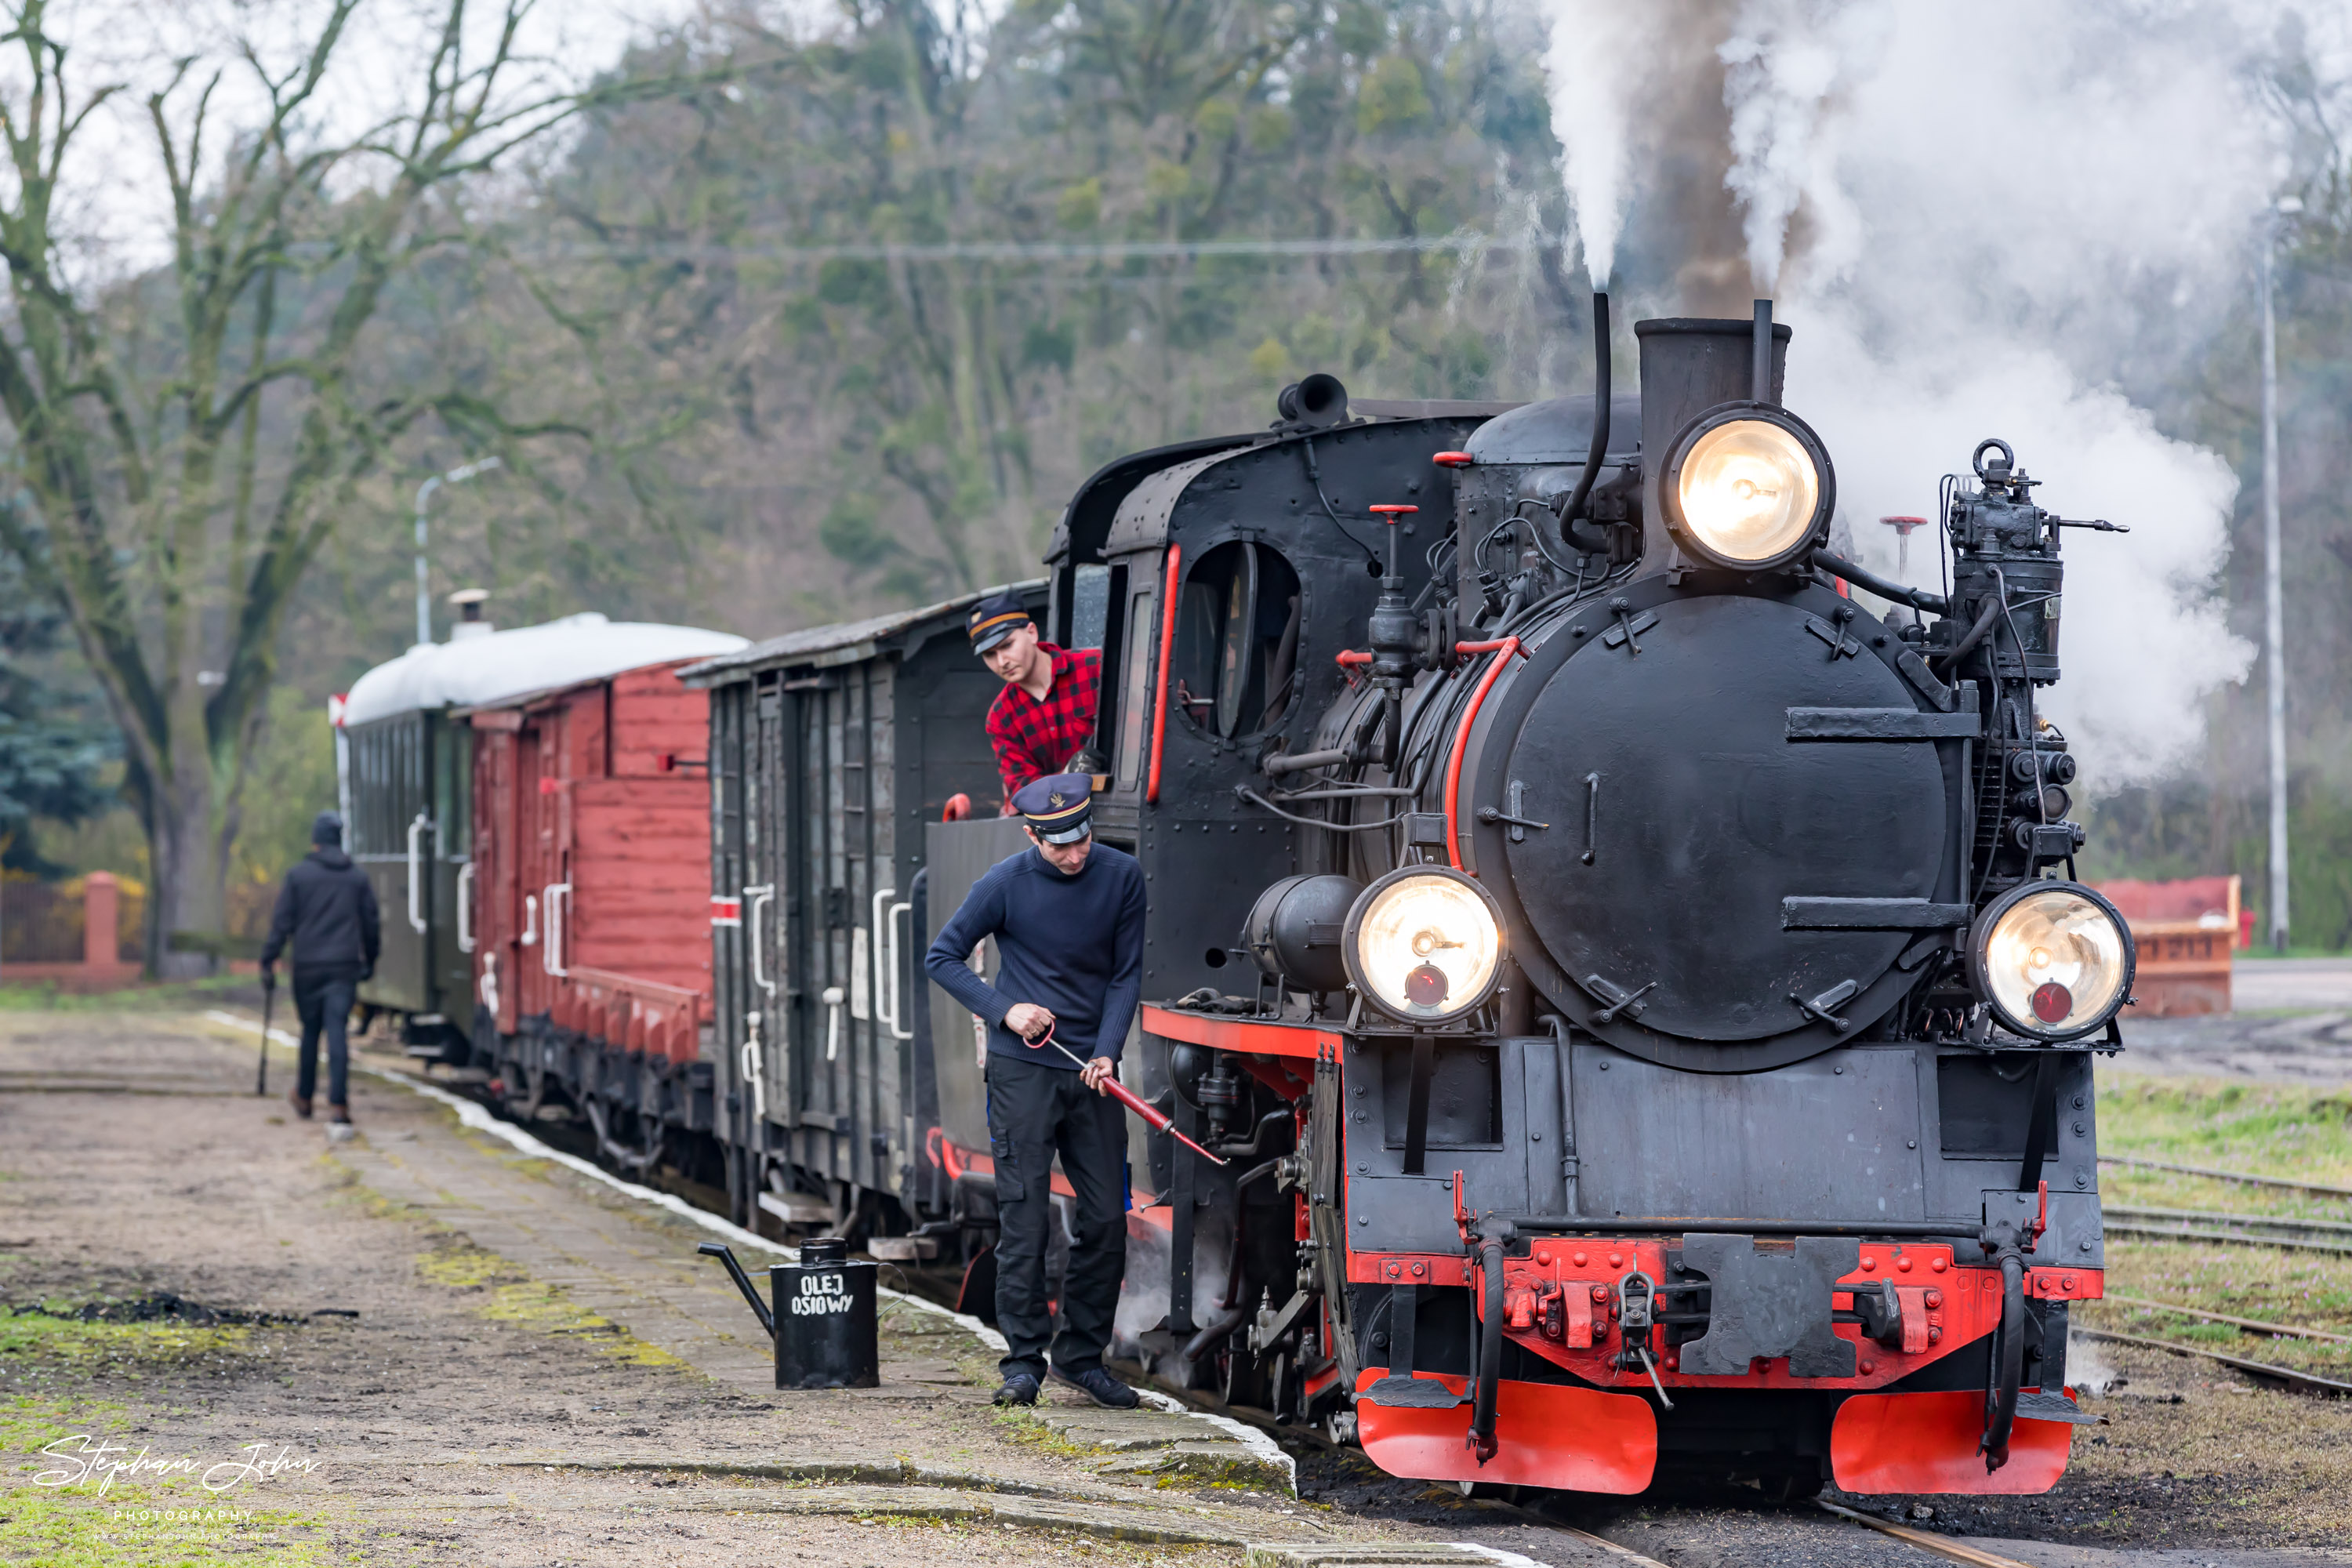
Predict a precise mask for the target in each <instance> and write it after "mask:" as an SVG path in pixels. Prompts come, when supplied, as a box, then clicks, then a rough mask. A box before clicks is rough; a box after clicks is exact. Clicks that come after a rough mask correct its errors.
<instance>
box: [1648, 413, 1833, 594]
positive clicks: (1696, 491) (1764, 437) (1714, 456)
mask: <svg viewBox="0 0 2352 1568" xmlns="http://www.w3.org/2000/svg"><path fill="white" fill-rule="evenodd" d="M1667 451H1668V457H1667V460H1666V468H1665V474H1664V500H1665V511H1666V523H1667V527H1668V529H1669V531H1671V532H1672V533H1673V534H1674V536H1675V542H1676V543H1678V544H1680V545H1681V546H1682V547H1683V548H1684V549H1685V551H1687V552H1690V553H1691V554H1693V555H1695V556H1696V557H1698V558H1699V559H1700V560H1701V561H1703V562H1706V563H1707V564H1709V565H1713V566H1730V567H1737V568H1739V569H1742V570H1748V571H1753V570H1757V569H1759V568H1763V567H1769V566H1778V565H1780V563H1783V562H1786V561H1789V560H1791V559H1793V558H1794V557H1796V556H1797V555H1799V554H1801V552H1804V551H1805V550H1806V549H1808V548H1809V547H1810V546H1811V544H1812V543H1813V542H1814V541H1815V536H1816V534H1817V533H1818V532H1819V531H1820V527H1821V524H1822V520H1823V519H1825V518H1827V517H1828V516H1829V514H1830V512H1831V511H1832V509H1833V508H1834V507H1835V506H1836V503H1837V479H1836V476H1835V475H1834V474H1833V473H1832V471H1831V468H1830V460H1829V454H1828V452H1827V451H1825V450H1824V449H1823V448H1822V443H1821V440H1820V438H1819V437H1816V436H1815V435H1814V434H1813V433H1812V431H1811V429H1809V428H1807V427H1806V426H1805V424H1804V422H1803V421H1801V420H1799V419H1796V418H1794V417H1792V416H1790V415H1788V414H1785V413H1783V412H1782V411H1780V409H1778V408H1770V407H1766V406H1763V405H1758V404H1751V403H1739V404H1729V405H1725V406H1723V407H1719V408H1714V409H1710V410H1708V411H1707V412H1706V413H1705V414H1702V415H1700V416H1698V417H1697V418H1696V419H1695V420H1693V421H1691V423H1690V424H1689V425H1688V426H1686V427H1685V429H1684V431H1683V433H1682V434H1681V435H1680V436H1678V437H1675V442H1674V445H1673V446H1671V447H1668V448H1667Z"/></svg>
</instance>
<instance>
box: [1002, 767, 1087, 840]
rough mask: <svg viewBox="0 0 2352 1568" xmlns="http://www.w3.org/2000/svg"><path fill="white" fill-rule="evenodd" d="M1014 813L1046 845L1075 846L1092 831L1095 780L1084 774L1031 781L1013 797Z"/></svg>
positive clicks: (1054, 775)
mask: <svg viewBox="0 0 2352 1568" xmlns="http://www.w3.org/2000/svg"><path fill="white" fill-rule="evenodd" d="M1013 810H1015V811H1017V812H1019V813H1020V814H1021V816H1022V817H1023V819H1024V820H1025V821H1026V822H1027V823H1028V824H1029V826H1030V827H1031V828H1033V829H1034V830H1035V832H1036V835H1037V837H1040V838H1042V839H1044V840H1045V842H1046V843H1048V844H1076V842H1077V841H1078V840H1079V839H1081V838H1084V837H1086V836H1087V834H1089V833H1092V832H1093V831H1094V825H1093V817H1094V780H1092V779H1091V778H1088V777H1087V775H1086V774H1084V773H1047V774H1046V775H1045V777H1044V778H1040V779H1031V780H1030V781H1029V782H1028V783H1027V784H1023V785H1022V786H1021V788H1020V789H1019V791H1018V792H1016V793H1015V794H1014V795H1013Z"/></svg>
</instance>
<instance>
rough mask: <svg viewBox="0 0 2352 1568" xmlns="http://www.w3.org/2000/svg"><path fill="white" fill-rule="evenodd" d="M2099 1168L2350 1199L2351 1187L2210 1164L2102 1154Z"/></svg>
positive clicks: (2132, 1155)
mask: <svg viewBox="0 0 2352 1568" xmlns="http://www.w3.org/2000/svg"><path fill="white" fill-rule="evenodd" d="M2099 1163H2100V1164H2102V1165H2125V1166H2129V1167H2132V1168H2134V1169H2137V1170H2143V1171H2169V1172H2171V1173H2174V1174H2175V1175H2181V1176H2206V1177H2210V1179H2212V1180H2214V1181H2217V1182H2242V1183H2244V1184H2246V1185H2248V1186H2255V1187H2284V1188H2286V1189H2287V1190H2288V1191H2290V1192H2297V1193H2314V1194H2318V1195H2319V1196H2321V1197H2326V1198H2352V1187H2331V1186H2326V1185H2323V1184H2319V1183H2316V1182H2294V1181H2289V1180H2287V1179H2286V1178H2284V1177H2283V1176H2258V1175H2255V1174H2254V1173H2252V1172H2251V1171H2219V1170H2215V1169H2214V1168H2213V1167H2212V1166H2210V1165H2177V1164H2174V1163H2172V1162H2171V1161H2169V1160H2147V1159H2142V1158H2141V1157H2140V1156H2138V1155H2137V1154H2102V1155H2100V1156H2099Z"/></svg>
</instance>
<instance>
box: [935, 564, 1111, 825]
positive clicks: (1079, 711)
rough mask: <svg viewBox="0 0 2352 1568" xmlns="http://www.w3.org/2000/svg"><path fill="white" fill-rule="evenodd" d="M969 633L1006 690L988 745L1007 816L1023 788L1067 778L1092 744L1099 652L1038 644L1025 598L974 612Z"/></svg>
mask: <svg viewBox="0 0 2352 1568" xmlns="http://www.w3.org/2000/svg"><path fill="white" fill-rule="evenodd" d="M964 629H965V630H966V631H967V632H968V633H970V635H971V651H972V652H974V653H976V654H978V655H980V657H981V660H982V662H983V663H984V664H986V665H987V666H988V668H990V669H991V670H992V671H994V672H995V675H996V678H997V679H999V680H1002V681H1003V682H1004V689H1003V690H1002V691H1000V692H998V693H997V694H996V700H995V702H994V703H992V704H991V705H990V707H989V710H988V742H989V744H990V745H992V746H993V747H995V748H996V771H997V773H998V774H999V775H1000V776H1002V777H1003V781H1004V800H1005V805H1003V811H1004V812H1007V813H1010V812H1011V811H1012V809H1013V807H1012V805H1011V802H1012V800H1013V795H1015V794H1016V793H1018V792H1019V790H1020V789H1021V787H1022V786H1023V785H1024V784H1028V783H1029V782H1030V781H1031V780H1032V779H1037V778H1042V777H1044V776H1045V775H1046V774H1048V773H1061V772H1063V771H1064V770H1065V769H1066V768H1067V767H1068V766H1069V765H1070V759H1071V758H1072V757H1074V756H1076V754H1077V753H1078V752H1081V751H1084V750H1085V749H1086V748H1087V744H1088V743H1089V742H1092V741H1093V739H1094V733H1095V704H1096V701H1097V699H1098V698H1099V697H1100V696H1101V693H1102V652H1101V650H1100V649H1098V648H1090V647H1081V648H1064V647H1055V646H1054V645H1053V644H1052V643H1049V642H1045V641H1043V640H1041V639H1040V638H1039V637H1038V636H1037V626H1036V623H1035V622H1034V621H1032V620H1031V619H1030V618H1029V612H1028V611H1027V610H1026V609H1024V608H1023V607H1022V604H1021V597H1020V595H1017V594H1014V593H1012V592H1010V591H1007V592H1004V593H1001V594H991V595H988V597H986V598H984V599H982V600H981V602H980V603H978V604H977V605H973V606H972V607H971V614H970V615H968V616H966V617H965V618H964ZM1082 771H1087V772H1091V771H1094V770H1091V769H1088V770H1082Z"/></svg>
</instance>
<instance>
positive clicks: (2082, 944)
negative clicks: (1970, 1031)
mask: <svg viewBox="0 0 2352 1568" xmlns="http://www.w3.org/2000/svg"><path fill="white" fill-rule="evenodd" d="M2136 963H2137V951H2136V950H2135V949H2134V947H2133V945H2132V937H2131V928H2130V927H2128V926H2127V925H2126V924H2125V923H2124V918H2123V916H2122V915H2120V914H2118V913H2116V907H2115V905H2113V904H2111V903H2109V902H2107V900H2105V899H2103V898H2101V897H2100V896H2099V895H2098V894H2097V893H2095V892H2093V891H2092V890H2091V889H2088V888H2086V887H2084V886H2083V885H2082V884H2081V883H2080V882H2060V881H2032V882H2021V883H2020V884H2019V885H2018V886H2016V887H2014V888H2011V889H2010V890H2009V891H2008V892H2006V893H2003V894H2002V895H2001V896H2000V898H1998V899H1995V900H1993V901H1992V902H1991V903H1990V904H1988V905H1987V906H1985V910H1984V912H1983V913H1982V914H1980V915H1979V916H1978V917H1977V921H1976V925H1975V927H1974V929H1973V930H1971V931H1969V967H1970V969H1971V971H1972V973H1973V976H1974V978H1975V980H1976V985H1977V992H1978V994H1979V995H1981V996H1982V997H1983V998H1984V999H1985V1001H1986V1002H1988V1003H1990V1005H1991V1006H1992V1011H1993V1016H1995V1017H1996V1018H1998V1019H1999V1020H2000V1023H2001V1025H2002V1026H2004V1027H2006V1028H2008V1029H2010V1030H2011V1031H2012V1032H2014V1033H2016V1034H2020V1035H2023V1036H2026V1037H2029V1038H2032V1039H2039V1040H2071V1039H2074V1038H2076V1037H2080V1036H2083V1035H2087V1034H2089V1033H2090V1032H2091V1031H2092V1030H2094V1029H2096V1028H2098V1027H2100V1026H2102V1025H2104V1024H2105V1023H2106V1021H2107V1020H2108V1019H2110V1018H2112V1017H2114V1016H2116V1009H2118V1008H2120V1007H2121V1006H2122V1005H2124V1002H2125V1000H2126V998H2127V997H2129V996H2130V994H2131V984H2132V972H2133V967H2134V965H2135V964H2136Z"/></svg>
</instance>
